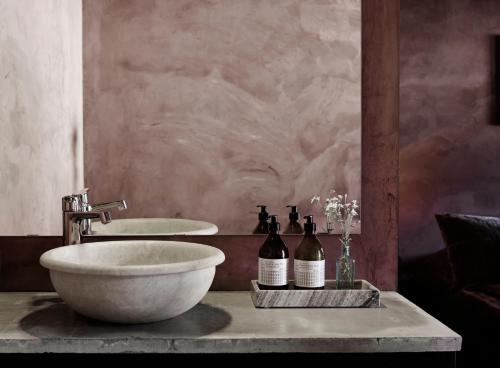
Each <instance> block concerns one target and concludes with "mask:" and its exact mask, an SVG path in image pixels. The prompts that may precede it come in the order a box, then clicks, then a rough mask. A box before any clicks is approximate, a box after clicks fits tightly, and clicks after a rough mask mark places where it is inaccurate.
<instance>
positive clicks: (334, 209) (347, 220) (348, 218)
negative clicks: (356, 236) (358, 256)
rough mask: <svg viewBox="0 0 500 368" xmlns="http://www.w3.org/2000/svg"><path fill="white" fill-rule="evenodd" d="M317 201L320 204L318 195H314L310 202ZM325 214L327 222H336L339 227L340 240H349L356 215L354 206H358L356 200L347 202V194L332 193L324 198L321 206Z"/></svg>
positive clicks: (333, 191) (332, 191)
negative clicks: (329, 196)
mask: <svg viewBox="0 0 500 368" xmlns="http://www.w3.org/2000/svg"><path fill="white" fill-rule="evenodd" d="M334 193H335V190H331V191H330V194H331V195H332V194H334ZM314 202H318V204H319V205H321V200H320V197H319V196H314V197H313V198H312V199H311V203H314ZM321 207H322V209H323V212H324V214H325V216H326V220H327V222H328V223H332V222H336V223H337V224H338V225H339V226H340V229H341V233H342V240H343V241H346V242H349V241H350V235H351V229H352V228H353V227H354V225H353V224H352V221H353V218H354V217H356V216H358V212H357V211H356V208H359V205H358V201H357V200H355V199H353V200H352V201H350V202H347V194H344V195H341V194H338V195H334V196H332V197H331V198H325V204H324V205H323V206H321Z"/></svg>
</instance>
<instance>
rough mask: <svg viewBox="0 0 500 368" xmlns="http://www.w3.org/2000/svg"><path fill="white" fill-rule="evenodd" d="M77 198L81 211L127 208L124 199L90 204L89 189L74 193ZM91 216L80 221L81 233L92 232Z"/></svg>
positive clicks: (120, 209)
mask: <svg viewBox="0 0 500 368" xmlns="http://www.w3.org/2000/svg"><path fill="white" fill-rule="evenodd" d="M76 196H77V198H78V199H79V200H80V203H81V207H82V211H83V212H91V211H94V212H103V211H108V212H109V210H111V209H113V208H117V209H118V210H119V211H123V210H126V209H127V202H125V201H124V200H120V201H113V202H107V203H98V204H90V201H89V189H88V188H84V189H83V190H82V191H81V192H80V193H78V194H76ZM91 219H92V218H85V219H83V220H82V221H81V224H80V231H81V233H82V234H83V235H91V234H92V221H91Z"/></svg>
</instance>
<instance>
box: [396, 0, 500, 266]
mask: <svg viewBox="0 0 500 368" xmlns="http://www.w3.org/2000/svg"><path fill="white" fill-rule="evenodd" d="M499 34H500V2H499V1H497V0H480V1H476V0H440V1H435V0H402V1H401V63H400V67H401V87H400V88H401V98H400V101H401V104H400V112H401V122H400V134H401V136H400V142H401V143H400V144H401V151H400V170H401V171H400V193H401V197H400V229H399V230H400V256H401V258H403V259H411V258H414V257H417V256H420V255H424V254H429V253H432V252H434V251H436V250H439V249H440V248H442V247H443V242H442V240H441V236H440V233H439V229H438V226H437V224H436V221H435V219H434V216H433V215H434V213H441V212H461V213H472V214H490V215H500V196H499V194H498V193H499V189H500V126H498V125H497V126H495V125H491V124H489V123H490V120H491V119H490V112H491V102H492V101H491V88H492V85H491V83H492V56H493V51H494V50H492V47H491V45H492V42H491V41H492V37H493V36H494V35H499Z"/></svg>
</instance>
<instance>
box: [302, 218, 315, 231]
mask: <svg viewBox="0 0 500 368" xmlns="http://www.w3.org/2000/svg"><path fill="white" fill-rule="evenodd" d="M304 219H305V220H306V223H305V224H304V231H305V232H306V233H313V234H314V233H316V223H315V222H314V217H313V215H307V216H304Z"/></svg>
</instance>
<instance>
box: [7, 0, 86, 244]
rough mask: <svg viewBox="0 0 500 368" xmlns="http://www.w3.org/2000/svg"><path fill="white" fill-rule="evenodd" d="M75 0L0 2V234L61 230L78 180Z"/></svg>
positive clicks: (78, 18) (78, 16) (78, 19)
mask: <svg viewBox="0 0 500 368" xmlns="http://www.w3.org/2000/svg"><path fill="white" fill-rule="evenodd" d="M82 110H83V108H82V4H81V0H36V1H33V0H2V1H0V203H1V206H2V210H1V211H0V234H1V235H26V234H50V235H56V234H61V233H62V226H61V213H60V211H61V197H62V196H63V195H65V194H69V193H72V192H73V191H75V190H77V189H78V188H80V187H81V186H82V185H83V143H82V136H83V134H82V132H83V117H82Z"/></svg>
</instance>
